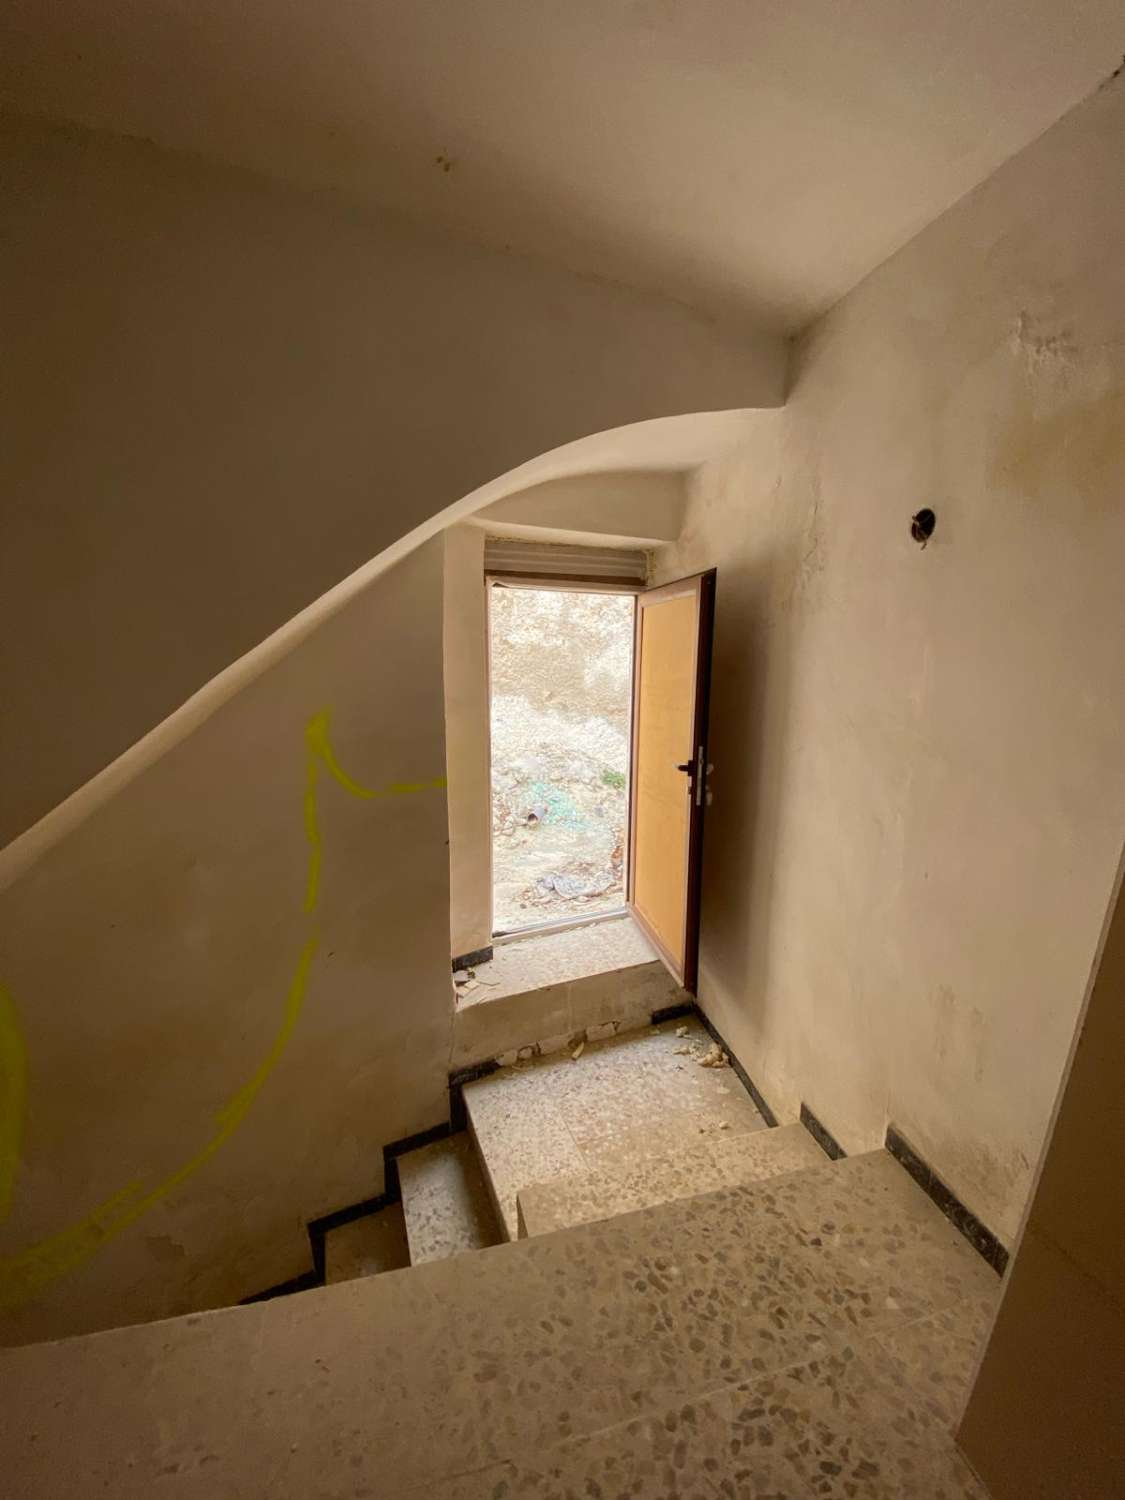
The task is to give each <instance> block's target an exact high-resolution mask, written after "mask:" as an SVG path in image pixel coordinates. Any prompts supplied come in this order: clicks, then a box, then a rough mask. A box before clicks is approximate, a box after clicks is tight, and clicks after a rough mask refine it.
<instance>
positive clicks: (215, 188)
mask: <svg viewBox="0 0 1125 1500" xmlns="http://www.w3.org/2000/svg"><path fill="white" fill-rule="evenodd" d="M0 181H2V183H3V215H4V226H5V233H4V236H3V239H2V241H0V280H2V281H3V285H4V289H5V295H4V308H3V334H2V336H3V345H4V359H3V361H2V364H0V381H2V388H0V397H2V399H0V413H2V416H0V421H2V423H3V427H2V430H0V495H2V496H3V500H2V505H3V514H2V516H0V524H2V532H3V539H4V544H3V547H2V548H0V596H2V597H3V599H4V606H5V629H4V632H3V638H2V641H0V653H2V657H0V698H2V701H3V704H4V710H5V717H6V722H7V724H8V725H9V726H13V727H12V728H10V729H9V732H6V733H5V734H4V736H3V737H2V740H0V788H2V792H0V844H3V843H5V842H7V840H8V839H10V838H11V837H13V836H14V835H15V834H17V833H18V832H19V831H20V830H21V829H24V828H26V827H28V826H29V825H30V824H32V823H33V822H34V821H35V820H36V819H37V818H39V817H41V816H42V815H43V814H44V813H46V812H47V811H48V810H49V809H50V808H51V807H52V806H54V805H55V804H56V803H58V802H59V801H60V800H61V799H62V798H63V797H64V796H66V795H67V794H69V793H70V792H72V791H73V790H74V789H75V788H76V787H77V786H80V785H81V784H82V783H84V782H85V781H86V780H87V779H88V778H89V777H90V776H92V775H93V774H94V773H95V772H97V771H98V770H99V769H100V768H101V767H103V766H104V765H106V764H107V763H108V762H110V761H111V760H113V758H114V757H115V756H117V755H118V754H120V753H121V752H122V751H123V750H125V749H126V748H127V747H128V746H129V745H131V744H133V743H134V742H135V741H136V740H137V739H138V738H139V737H140V736H141V735H142V734H144V733H145V732H146V731H147V730H149V729H151V728H152V726H153V725H154V724H156V723H157V722H159V721H160V720H161V719H163V718H164V717H165V716H166V715H167V714H169V713H170V712H172V711H173V710H174V709H175V708H176V707H177V705H178V704H180V703H181V702H182V701H183V700H184V699H186V698H187V697H188V696H189V695H190V694H191V693H193V692H194V691H195V690H196V689H198V688H199V687H200V686H201V685H202V684H204V683H205V682H207V681H208V680H209V679H211V678H212V677H213V676H214V675H215V674H216V673H217V672H219V671H221V670H222V669H224V668H225V667H226V666H228V664H229V663H230V662H232V661H233V660H234V659H235V658H236V657H238V656H240V655H241V654H242V653H243V652H245V651H247V650H249V649H250V648H252V647H253V646H254V645H256V644H257V643H258V642H259V641H261V640H262V639H264V638H265V637H266V636H268V635H269V634H270V633H271V632H272V631H273V630H275V629H276V628H277V627H278V626H280V625H281V624H282V623H283V622H284V621H286V620H288V619H289V618H290V617H291V616H293V615H294V614H296V613H297V612H298V611H299V610H300V609H302V608H303V607H304V606H305V605H307V604H309V603H310V601H312V600H314V599H316V598H318V597H319V596H320V595H321V594H322V593H323V592H324V591H325V590H326V589H328V588H330V587H332V586H333V585H334V584H336V583H337V582H339V580H340V579H341V578H343V577H344V576H345V575H346V574H348V573H350V572H351V571H352V570H353V569H355V568H357V567H358V566H360V565H361V564H362V563H364V562H366V561H367V559H369V558H371V557H373V556H374V555H375V554H376V553H378V552H379V551H380V550H381V549H382V548H383V547H385V546H386V545H387V544H388V543H390V542H392V541H393V540H394V539H396V538H397V537H399V536H401V535H402V534H403V533H404V532H406V531H408V530H409V529H410V528H411V527H413V526H414V525H416V524H418V523H419V522H421V521H423V520H424V519H425V518H426V517H428V516H430V515H432V514H433V513H435V512H436V511H438V510H440V509H441V508H442V507H444V506H446V505H447V504H450V503H451V502H453V501H455V500H457V499H458V498H459V497H461V496H462V495H465V494H467V493H468V492H469V491H471V490H473V489H474V488H475V487H476V486H478V485H480V484H482V483H484V482H486V481H488V480H491V479H493V478H495V476H497V475H499V474H503V473H506V472H507V471H508V470H509V469H511V468H513V467H514V466H515V465H517V464H520V463H522V462H523V461H525V460H527V459H530V458H532V457H534V456H535V455H537V454H540V453H543V452H545V451H546V450H548V449H551V448H554V447H555V446H556V445H558V444H560V443H566V442H569V441H570V440H572V439H575V438H579V437H582V436H584V435H586V434H588V433H593V432H600V431H603V430H604V429H607V428H612V427H617V426H619V425H621V424H624V423H628V422H633V421H636V420H639V419H645V418H651V417H659V416H664V415H668V414H671V413H679V412H689V411H691V412H694V411H708V410H716V409H726V408H735V407H744V406H755V405H759V404H763V403H765V404H771V403H776V402H777V401H779V400H780V399H781V395H782V387H783V381H784V364H785V346H784V344H783V343H782V341H781V340H780V339H778V338H776V337H772V336H771V337H765V336H763V337H762V338H755V337H753V336H749V335H746V334H745V333H741V334H735V333H733V332H731V331H730V330H729V329H728V328H727V326H726V325H723V324H719V323H717V322H714V321H710V320H708V319H706V318H703V317H701V316H698V315H696V314H694V313H692V312H690V311H689V310H687V309H686V308H685V307H683V306H682V305H680V304H677V303H673V302H672V301H670V300H664V299H661V298H660V297H656V296H651V295H645V294H641V293H635V292H632V291H629V290H628V289H626V288H624V287H622V286H618V285H610V284H607V283H599V282H595V281H591V280H589V279H582V278H580V277H578V276H574V275H571V274H569V273H567V272H565V271H562V270H554V269H550V268H547V267H544V266H541V265H538V264H535V263H532V262H530V261H527V260H523V259H520V258H519V257H517V256H513V255H511V254H505V253H503V252H500V251H492V250H484V249H478V248H474V247H473V246H472V245H468V244H457V243H455V242H453V241H451V240H449V239H448V238H443V237H440V236H438V235H435V234H433V233H431V234H425V233H422V232H420V231H416V230H414V229H412V228H411V227H410V226H409V225H406V224H403V223H400V222H398V221H396V220H393V219H391V218H388V217H378V216H376V215H375V214H374V212H373V211H372V212H371V213H366V214H365V213H363V212H360V211H359V210H350V209H348V208H346V207H345V206H343V205H342V204H339V203H336V202H334V201H333V200H332V199H330V198H329V197H326V196H317V195H316V194H311V193H302V192H300V191H298V190H295V189H290V188H286V187H282V186H278V185H276V184H274V183H271V182H269V181H267V180H265V179H264V178H258V177H255V176H253V175H251V174H249V173H246V172H242V171H239V170H237V169H235V168H227V167H222V166H219V165H214V164H210V163H208V162H207V161H205V160H203V159H202V158H199V157H195V156H191V155H185V154H177V153H174V152H170V151H167V150H163V149H160V148H158V147H156V146H153V145H151V144H149V143H146V142H143V141H140V140H126V139H122V138H117V137H113V136H109V135H100V134H93V133H89V132H85V131H81V130H78V129H76V128H62V127H59V128H57V129H56V128H51V127H49V126H47V125H45V124H42V123H38V122H33V121H30V120H21V119H19V118H18V117H13V116H3V117H0Z"/></svg>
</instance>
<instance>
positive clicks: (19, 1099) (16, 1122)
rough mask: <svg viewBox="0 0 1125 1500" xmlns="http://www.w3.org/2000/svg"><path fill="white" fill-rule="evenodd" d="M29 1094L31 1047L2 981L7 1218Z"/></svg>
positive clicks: (0, 1099)
mask: <svg viewBox="0 0 1125 1500" xmlns="http://www.w3.org/2000/svg"><path fill="white" fill-rule="evenodd" d="M26 1097H27V1048H26V1047H25V1046H24V1040H23V1034H22V1033H21V1031H20V1020H19V1016H18V1015H17V1014H16V1002H15V1001H14V1000H13V999H12V993H11V991H10V990H9V989H8V988H7V986H6V985H3V984H0V1220H2V1219H5V1218H7V1215H8V1210H9V1208H11V1206H12V1193H13V1191H14V1190H15V1185H16V1173H17V1172H18V1171H19V1166H20V1139H21V1137H22V1135H23V1111H24V1101H25V1099H26Z"/></svg>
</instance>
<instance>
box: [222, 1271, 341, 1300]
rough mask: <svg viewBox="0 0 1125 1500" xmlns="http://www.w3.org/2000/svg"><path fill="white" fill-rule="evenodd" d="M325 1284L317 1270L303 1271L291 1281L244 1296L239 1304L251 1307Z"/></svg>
mask: <svg viewBox="0 0 1125 1500" xmlns="http://www.w3.org/2000/svg"><path fill="white" fill-rule="evenodd" d="M323 1285H324V1282H323V1280H322V1279H321V1278H319V1277H318V1276H317V1274H316V1272H315V1271H303V1272H302V1273H301V1275H300V1276H294V1277H293V1279H292V1280H291V1281H283V1282H281V1283H280V1284H279V1285H278V1286H271V1287H267V1288H266V1290H265V1291H264V1292H255V1293H254V1295H253V1296H252V1297H243V1299H242V1301H241V1302H240V1303H239V1304H238V1305H239V1307H249V1306H251V1304H252V1303H254V1302H272V1301H273V1299H274V1298H275V1297H288V1296H290V1295H291V1294H292V1293H293V1292H308V1291H311V1290H312V1288H313V1287H314V1286H323Z"/></svg>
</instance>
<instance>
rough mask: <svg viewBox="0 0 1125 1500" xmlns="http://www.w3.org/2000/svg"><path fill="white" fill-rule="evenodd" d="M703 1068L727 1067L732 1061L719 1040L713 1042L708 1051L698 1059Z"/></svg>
mask: <svg viewBox="0 0 1125 1500" xmlns="http://www.w3.org/2000/svg"><path fill="white" fill-rule="evenodd" d="M698 1062H699V1066H700V1067H701V1068H725V1067H726V1066H727V1064H728V1063H729V1062H730V1058H729V1057H728V1056H727V1055H726V1053H725V1052H724V1051H723V1049H722V1048H721V1047H720V1046H719V1044H718V1042H712V1043H711V1045H710V1047H709V1048H708V1049H707V1051H706V1052H705V1053H704V1054H703V1056H702V1057H701V1058H699V1059H698Z"/></svg>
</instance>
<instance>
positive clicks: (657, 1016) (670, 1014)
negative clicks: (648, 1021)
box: [652, 1000, 699, 1026]
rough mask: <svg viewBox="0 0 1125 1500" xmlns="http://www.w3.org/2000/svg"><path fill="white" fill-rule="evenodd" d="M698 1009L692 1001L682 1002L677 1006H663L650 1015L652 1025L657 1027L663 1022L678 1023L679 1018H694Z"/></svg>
mask: <svg viewBox="0 0 1125 1500" xmlns="http://www.w3.org/2000/svg"><path fill="white" fill-rule="evenodd" d="M698 1009H699V1007H698V1006H697V1005H696V1003H695V1001H694V1000H687V1001H682V1002H681V1003H680V1004H679V1005H665V1006H662V1007H661V1009H660V1010H654V1011H653V1013H652V1024H653V1025H654V1026H659V1025H660V1024H661V1022H663V1021H678V1020H679V1019H680V1017H681V1016H694V1015H695V1014H696V1012H697V1011H698Z"/></svg>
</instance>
